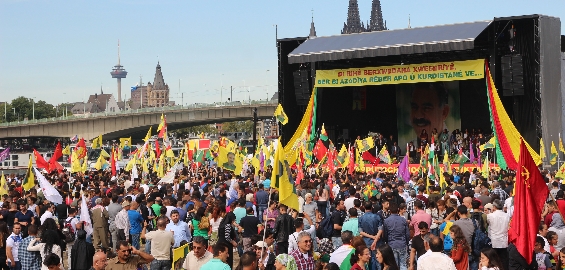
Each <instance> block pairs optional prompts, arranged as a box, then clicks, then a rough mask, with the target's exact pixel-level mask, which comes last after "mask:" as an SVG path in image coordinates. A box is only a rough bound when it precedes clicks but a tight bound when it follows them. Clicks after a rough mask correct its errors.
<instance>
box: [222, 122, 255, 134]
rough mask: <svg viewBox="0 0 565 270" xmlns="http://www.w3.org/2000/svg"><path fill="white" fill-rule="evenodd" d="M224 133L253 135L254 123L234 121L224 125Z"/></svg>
mask: <svg viewBox="0 0 565 270" xmlns="http://www.w3.org/2000/svg"><path fill="white" fill-rule="evenodd" d="M222 131H223V132H247V133H248V134H253V121H251V120H247V121H234V122H227V123H223V124H222Z"/></svg>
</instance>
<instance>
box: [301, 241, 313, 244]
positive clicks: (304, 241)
mask: <svg viewBox="0 0 565 270" xmlns="http://www.w3.org/2000/svg"><path fill="white" fill-rule="evenodd" d="M303 242H304V243H306V244H308V243H312V240H304V241H303Z"/></svg>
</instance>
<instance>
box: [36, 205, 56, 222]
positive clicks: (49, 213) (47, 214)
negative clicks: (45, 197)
mask: <svg viewBox="0 0 565 270" xmlns="http://www.w3.org/2000/svg"><path fill="white" fill-rule="evenodd" d="M54 211H55V205H53V204H49V207H48V208H47V210H45V213H43V215H41V218H40V219H39V220H41V224H43V223H45V220H46V219H48V218H53V212H54Z"/></svg>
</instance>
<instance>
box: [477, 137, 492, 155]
mask: <svg viewBox="0 0 565 270" xmlns="http://www.w3.org/2000/svg"><path fill="white" fill-rule="evenodd" d="M495 147H496V138H495V137H494V136H492V138H490V140H488V142H486V143H485V144H483V145H481V146H479V149H480V150H481V152H482V151H484V150H485V149H489V148H495Z"/></svg>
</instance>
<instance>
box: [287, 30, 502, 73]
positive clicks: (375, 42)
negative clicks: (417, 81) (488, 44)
mask: <svg viewBox="0 0 565 270" xmlns="http://www.w3.org/2000/svg"><path fill="white" fill-rule="evenodd" d="M490 23H491V21H479V22H470V23H460V24H447V25H438V26H429V27H420V28H407V29H399V30H391V31H378V32H367V33H359V34H348V35H337V36H328V37H316V38H312V39H308V40H306V41H305V42H304V43H302V44H301V45H300V46H298V48H296V49H295V50H294V51H292V52H291V53H290V54H289V55H288V62H289V63H290V64H294V63H306V62H318V61H329V60H342V59H353V58H364V57H377V56H387V55H401V54H419V53H429V52H442V51H460V50H469V49H473V48H474V46H475V44H474V43H475V38H477V36H478V35H479V34H480V33H481V32H482V31H483V30H485V29H486V28H487V26H488V25H489V24H490Z"/></svg>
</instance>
